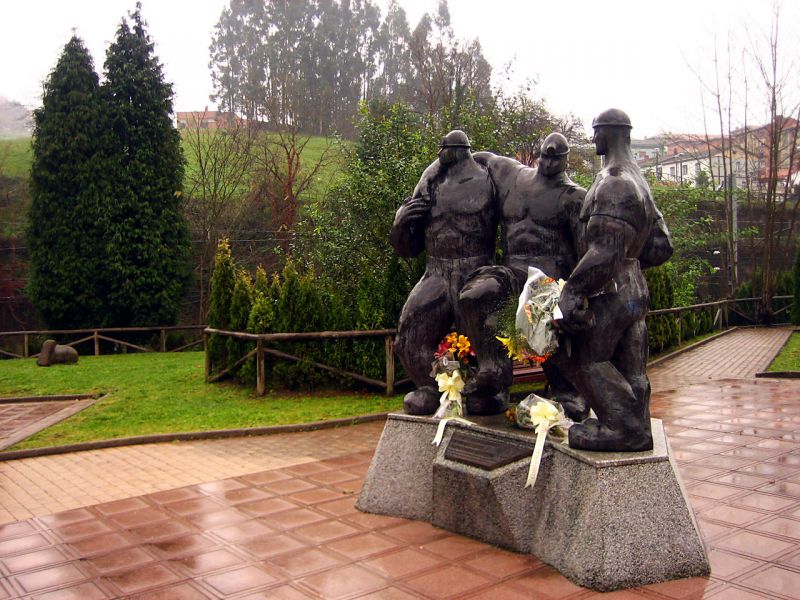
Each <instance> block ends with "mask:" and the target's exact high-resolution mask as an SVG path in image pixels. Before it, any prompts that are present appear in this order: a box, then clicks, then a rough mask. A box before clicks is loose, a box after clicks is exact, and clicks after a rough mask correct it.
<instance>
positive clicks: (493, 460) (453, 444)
mask: <svg viewBox="0 0 800 600" xmlns="http://www.w3.org/2000/svg"><path fill="white" fill-rule="evenodd" d="M531 452H532V450H531V449H530V448H525V447H524V446H517V445H516V444H510V443H508V442H503V441H501V440H493V439H491V438H485V437H479V436H476V435H472V434H470V433H467V432H465V431H456V432H454V433H453V436H452V437H451V438H450V443H448V444H447V450H445V453H444V457H445V458H446V459H447V460H452V461H455V462H460V463H463V464H465V465H470V466H472V467H478V468H479V469H483V470H484V471H494V470H495V469H499V468H500V467H504V466H505V465H508V464H510V463H512V462H514V461H517V460H520V459H521V458H525V457H527V456H530V454H531Z"/></svg>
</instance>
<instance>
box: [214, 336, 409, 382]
mask: <svg viewBox="0 0 800 600" xmlns="http://www.w3.org/2000/svg"><path fill="white" fill-rule="evenodd" d="M396 333H397V330H396V329H375V330H369V331H313V332H307V333H261V334H256V333H243V332H241V331H224V330H222V329H212V328H210V327H207V328H206V329H204V330H203V348H204V349H205V353H206V365H205V371H206V381H207V382H208V383H213V382H214V381H219V380H220V379H222V378H223V377H226V376H228V375H230V374H231V373H233V372H234V371H235V370H236V369H238V368H239V367H240V366H242V365H243V364H244V363H245V361H247V360H248V359H249V358H250V357H252V356H255V357H256V392H257V393H258V395H259V396H263V395H264V394H266V393H267V376H266V363H265V360H266V355H267V354H269V355H270V356H274V357H276V358H280V359H282V360H290V361H294V362H300V361H302V360H303V359H301V358H300V357H298V356H294V355H293V354H288V353H287V352H281V351H280V350H276V349H275V348H270V347H268V346H267V344H268V343H269V342H303V341H307V342H310V341H322V340H335V339H355V338H370V337H382V338H384V341H385V344H384V348H385V352H386V380H385V381H379V380H377V379H372V378H371V377H365V376H364V375H361V374H360V373H353V372H352V371H345V370H343V369H337V368H336V367H331V366H330V365H326V364H323V363H319V362H313V361H312V362H311V364H312V365H314V366H315V367H317V368H318V369H322V370H323V371H328V372H330V373H335V374H336V375H343V376H345V377H350V378H352V379H355V380H356V381H360V382H361V383H366V384H368V385H371V386H374V387H379V388H382V389H384V390H385V391H386V395H387V396H392V395H393V394H394V387H395V385H396V384H398V383H402V382H396V381H395V380H394V336H395V334H396ZM211 335H219V336H222V337H230V338H234V339H237V340H244V341H248V342H255V343H256V347H255V348H254V349H253V350H251V351H250V352H248V353H247V354H245V355H244V356H243V357H242V358H240V359H239V360H237V361H236V362H235V363H234V364H232V365H231V366H230V367H228V368H226V369H223V370H222V371H220V372H219V373H216V374H214V375H212V374H211V354H210V353H209V351H208V341H209V338H210V336H211Z"/></svg>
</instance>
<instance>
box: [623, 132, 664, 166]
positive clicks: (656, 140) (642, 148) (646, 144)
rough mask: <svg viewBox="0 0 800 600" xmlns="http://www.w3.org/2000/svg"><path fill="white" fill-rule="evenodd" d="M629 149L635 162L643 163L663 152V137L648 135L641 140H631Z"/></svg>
mask: <svg viewBox="0 0 800 600" xmlns="http://www.w3.org/2000/svg"><path fill="white" fill-rule="evenodd" d="M631 151H632V152H633V158H634V159H635V160H636V162H637V163H640V164H641V163H644V162H646V161H648V160H651V159H654V158H656V157H657V156H659V155H663V154H664V139H663V138H661V137H649V138H644V139H642V140H636V139H632V140H631Z"/></svg>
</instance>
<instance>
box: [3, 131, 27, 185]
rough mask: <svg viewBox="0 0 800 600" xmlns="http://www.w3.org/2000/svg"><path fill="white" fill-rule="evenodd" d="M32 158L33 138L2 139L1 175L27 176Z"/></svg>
mask: <svg viewBox="0 0 800 600" xmlns="http://www.w3.org/2000/svg"><path fill="white" fill-rule="evenodd" d="M32 159H33V149H32V148H31V138H29V137H21V138H11V139H6V140H0V175H5V176H6V177H27V176H28V172H29V171H30V168H31V160H32Z"/></svg>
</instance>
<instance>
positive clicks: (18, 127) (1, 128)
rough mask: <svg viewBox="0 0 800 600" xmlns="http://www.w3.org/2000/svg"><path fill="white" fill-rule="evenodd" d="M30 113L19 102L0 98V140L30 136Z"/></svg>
mask: <svg viewBox="0 0 800 600" xmlns="http://www.w3.org/2000/svg"><path fill="white" fill-rule="evenodd" d="M30 126H31V111H29V110H28V109H27V108H25V107H24V106H23V105H22V104H20V103H19V102H15V101H13V100H9V99H8V98H3V97H2V96H0V139H6V138H18V137H27V136H29V135H30V134H31V131H30Z"/></svg>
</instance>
